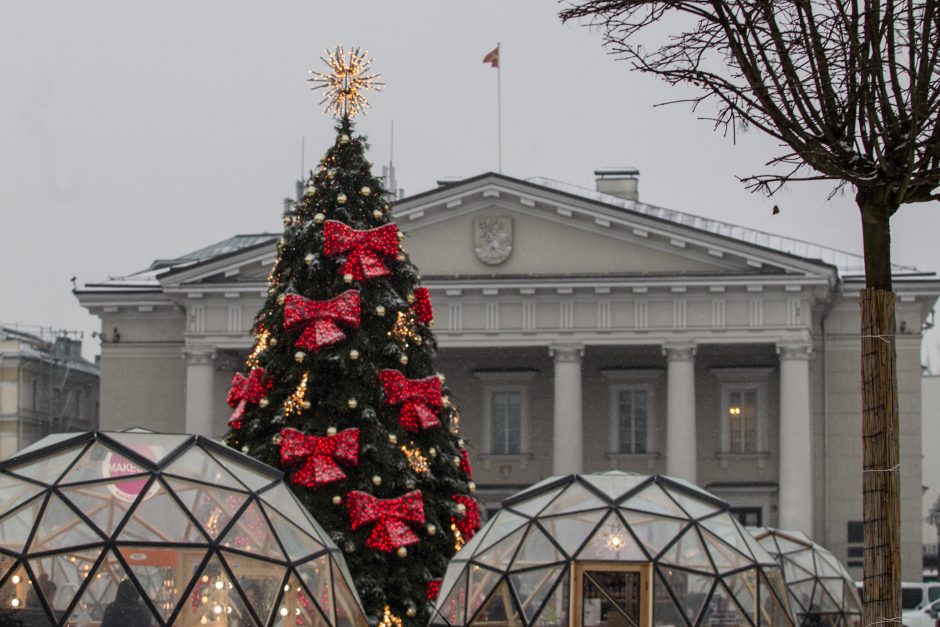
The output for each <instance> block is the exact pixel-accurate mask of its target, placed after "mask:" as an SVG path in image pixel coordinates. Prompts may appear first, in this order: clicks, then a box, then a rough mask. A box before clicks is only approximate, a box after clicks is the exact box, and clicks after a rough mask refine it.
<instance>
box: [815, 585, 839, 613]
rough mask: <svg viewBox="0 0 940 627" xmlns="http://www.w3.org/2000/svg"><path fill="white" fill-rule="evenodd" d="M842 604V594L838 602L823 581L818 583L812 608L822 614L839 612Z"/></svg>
mask: <svg viewBox="0 0 940 627" xmlns="http://www.w3.org/2000/svg"><path fill="white" fill-rule="evenodd" d="M841 602H842V595H841V594H840V595H839V599H838V600H836V599H834V598H832V595H831V594H829V590H828V589H827V588H826V586H825V585H824V583H823V581H818V582H817V583H816V590H815V592H814V593H813V603H812V605H811V606H810V608H811V609H813V610H816V611H821V612H837V611H839V609H840V605H839V604H840V603H841Z"/></svg>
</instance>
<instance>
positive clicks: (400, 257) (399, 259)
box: [398, 253, 407, 261]
mask: <svg viewBox="0 0 940 627" xmlns="http://www.w3.org/2000/svg"><path fill="white" fill-rule="evenodd" d="M405 259H407V257H405V253H402V254H400V255H398V261H404V260H405Z"/></svg>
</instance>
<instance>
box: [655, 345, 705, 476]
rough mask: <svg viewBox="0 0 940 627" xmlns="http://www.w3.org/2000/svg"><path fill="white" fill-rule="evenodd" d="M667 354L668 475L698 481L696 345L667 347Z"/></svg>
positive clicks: (664, 350) (665, 347)
mask: <svg viewBox="0 0 940 627" xmlns="http://www.w3.org/2000/svg"><path fill="white" fill-rule="evenodd" d="M663 355H665V357H666V474H667V475H670V476H672V477H678V478H679V479H685V480H686V481H689V482H691V483H697V474H698V442H697V439H696V431H695V429H696V426H695V347H694V346H689V345H684V346H664V347H663Z"/></svg>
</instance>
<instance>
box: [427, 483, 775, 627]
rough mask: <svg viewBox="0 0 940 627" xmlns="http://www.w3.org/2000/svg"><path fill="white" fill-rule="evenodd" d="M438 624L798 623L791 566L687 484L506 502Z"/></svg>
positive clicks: (462, 555)
mask: <svg viewBox="0 0 940 627" xmlns="http://www.w3.org/2000/svg"><path fill="white" fill-rule="evenodd" d="M436 609H437V612H436V614H435V618H434V619H433V620H432V624H434V625H447V624H450V625H491V626H493V627H496V626H504V625H505V626H510V625H511V626H520V627H521V626H529V625H539V626H550V625H551V626H555V625H557V626H562V625H565V626H572V627H600V626H610V627H615V626H616V627H621V626H623V627H626V626H635V627H646V626H648V625H675V626H680V625H681V626H686V625H721V626H723V627H732V626H739V625H740V626H745V625H747V626H750V625H786V626H792V625H793V622H792V616H791V614H790V610H789V603H788V600H787V592H786V587H785V585H784V582H783V576H782V574H781V571H780V567H779V566H778V565H777V563H776V561H775V560H774V559H773V558H772V557H771V556H770V555H769V554H768V553H767V552H766V551H765V550H764V549H763V548H762V547H761V546H760V544H759V543H758V542H757V541H756V540H755V539H754V538H753V537H752V536H751V534H750V533H748V532H747V531H746V530H745V529H744V527H742V526H741V525H740V524H739V523H738V522H737V521H736V520H735V519H734V518H733V517H732V516H731V515H730V514H729V513H728V505H727V504H726V503H725V502H724V501H721V500H720V499H718V498H717V497H715V496H712V495H711V494H709V493H707V492H705V491H703V490H701V489H700V488H698V487H696V486H693V485H692V484H689V483H687V482H684V481H681V480H677V479H671V478H668V477H663V476H648V475H638V474H628V473H622V472H607V473H600V474H591V475H569V476H565V477H553V478H550V479H546V480H545V481H542V482H541V483H538V484H536V485H534V486H532V487H531V488H529V489H527V490H525V491H523V492H520V493H519V494H516V495H514V496H512V497H509V498H508V499H506V500H505V501H503V504H502V508H501V509H500V511H499V512H498V513H497V514H496V515H495V516H494V517H493V518H491V519H490V521H489V522H488V523H487V524H486V525H485V526H484V527H483V528H482V529H481V530H480V531H479V532H478V533H477V534H476V535H475V536H474V537H473V539H472V540H471V541H470V542H468V543H467V545H466V546H464V547H463V549H462V550H461V551H460V552H459V553H458V554H457V555H456V556H455V557H454V558H453V560H452V561H451V563H450V565H449V566H448V569H447V573H446V575H445V578H444V581H443V583H442V585H441V590H440V594H439V596H438V602H437V608H436Z"/></svg>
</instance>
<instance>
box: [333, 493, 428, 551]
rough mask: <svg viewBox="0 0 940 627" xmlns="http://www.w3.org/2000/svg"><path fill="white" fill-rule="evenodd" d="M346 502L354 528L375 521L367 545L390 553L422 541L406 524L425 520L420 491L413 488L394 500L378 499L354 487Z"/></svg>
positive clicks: (419, 522)
mask: <svg viewBox="0 0 940 627" xmlns="http://www.w3.org/2000/svg"><path fill="white" fill-rule="evenodd" d="M346 505H347V507H348V508H349V520H350V523H351V524H352V528H353V530H356V529H358V528H359V527H362V526H364V525H367V524H369V523H372V522H374V523H376V525H375V527H373V528H372V533H370V534H369V537H368V538H367V539H366V546H367V547H369V548H371V549H378V550H380V551H386V552H391V551H392V549H397V548H399V547H402V546H407V545H409V544H416V543H417V542H418V541H419V539H418V536H416V535H415V533H414V532H413V531H412V530H411V529H410V528H409V527H408V525H406V524H405V523H406V522H410V523H418V524H423V523H424V501H422V500H421V490H412V491H411V492H407V493H405V494H402V495H401V496H399V497H398V498H395V499H378V498H376V497H374V496H372V495H371V494H367V493H365V492H359V491H358V490H353V491H352V492H350V493H349V494H348V495H347V496H346Z"/></svg>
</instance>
